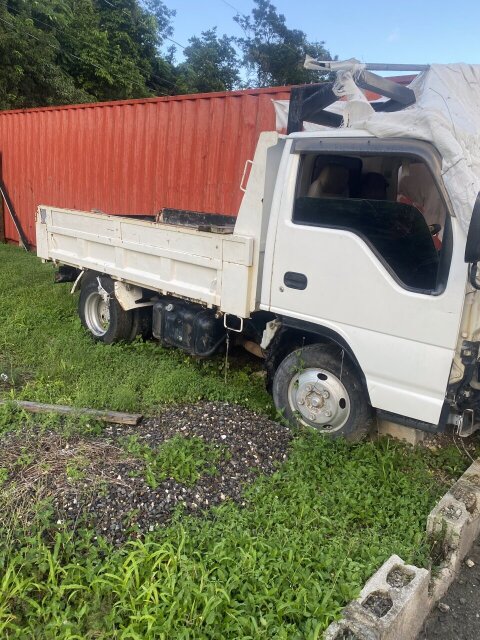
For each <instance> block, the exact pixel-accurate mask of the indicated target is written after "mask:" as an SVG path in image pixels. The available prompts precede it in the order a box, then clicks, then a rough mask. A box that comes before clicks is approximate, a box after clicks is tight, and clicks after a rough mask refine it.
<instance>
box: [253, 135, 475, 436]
mask: <svg viewBox="0 0 480 640" xmlns="http://www.w3.org/2000/svg"><path fill="white" fill-rule="evenodd" d="M302 142H303V143H304V142H305V141H304V140H303V141H302ZM382 142H383V141H379V140H377V141H376V144H377V146H378V145H380V147H381V144H382ZM401 142H404V141H401ZM359 144H365V143H364V142H363V143H362V142H361V141H360V143H359ZM399 144H400V143H399ZM419 144H420V145H421V144H423V143H419ZM300 146H301V145H300ZM428 146H429V145H428ZM380 147H379V153H380V152H381V148H380ZM323 150H324V147H323V148H322V152H323ZM294 151H296V152H292V153H291V154H290V156H289V157H288V159H287V158H286V159H285V164H284V167H283V170H284V176H283V178H282V182H283V184H284V187H283V190H282V193H281V196H279V195H278V194H277V195H278V197H277V201H276V205H277V206H276V211H275V210H274V211H272V225H271V229H272V231H271V233H270V238H269V245H268V246H267V262H266V267H265V272H264V281H266V280H267V275H266V274H267V271H268V270H271V272H270V273H271V280H270V286H268V285H267V286H265V287H264V295H263V301H264V305H263V308H268V309H269V310H271V311H273V312H275V313H277V314H279V315H281V316H285V317H288V318H290V319H295V320H297V321H299V324H300V325H301V323H302V322H308V323H313V324H315V325H321V326H322V327H325V328H327V329H329V330H331V331H334V332H336V333H337V334H339V335H340V336H341V337H342V338H343V339H344V340H345V341H346V343H347V344H348V345H349V346H350V347H351V349H352V351H353V353H354V354H355V356H356V358H357V360H358V362H359V364H360V366H361V367H362V370H363V373H364V374H365V377H366V381H367V386H368V391H369V394H370V400H371V402H372V405H373V406H374V407H376V408H380V409H384V410H386V411H390V412H394V413H397V414H401V415H404V416H409V417H412V418H416V419H419V420H424V421H426V422H430V423H434V424H436V423H438V420H439V417H440V413H441V410H442V406H443V403H444V397H445V390H446V387H447V383H448V377H449V373H450V367H451V363H452V357H453V353H454V350H455V346H456V341H457V335H458V330H459V324H460V317H461V311H462V308H463V302H464V293H465V282H466V265H465V264H464V262H463V251H464V247H465V238H464V235H463V232H462V231H461V229H460V227H459V225H458V224H457V222H456V220H455V218H452V219H451V220H449V222H448V223H447V225H446V227H447V228H446V229H445V230H444V238H443V247H442V251H444V254H443V256H442V260H441V265H439V266H438V269H439V271H438V275H437V276H436V281H435V284H433V285H430V284H429V282H430V281H431V279H432V276H431V273H432V271H431V266H430V267H429V266H428V264H424V263H428V260H429V256H428V255H427V256H426V257H425V254H424V253H423V254H422V250H421V249H419V250H418V251H417V250H416V249H415V246H416V245H415V244H413V245H412V242H410V240H408V241H406V242H407V244H406V245H405V246H404V245H401V246H400V245H398V246H397V245H396V244H395V243H394V239H392V237H390V236H389V235H388V234H389V233H390V232H389V230H388V229H389V227H388V228H387V226H386V225H385V223H384V219H383V218H381V217H379V216H382V215H387V214H388V215H389V216H391V217H392V220H394V221H395V224H397V223H398V216H397V213H396V212H397V209H396V207H397V203H396V202H395V200H393V201H390V202H388V203H387V202H386V203H378V202H377V203H374V205H373V206H372V207H371V208H372V216H374V218H373V219H372V220H371V219H370V218H369V217H368V215H366V213H365V211H366V208H367V210H368V208H369V206H370V205H369V203H368V202H367V201H366V200H363V208H362V207H360V209H361V215H359V214H358V207H359V204H362V199H358V200H356V201H355V200H354V199H352V198H351V197H345V196H343V197H342V198H338V197H330V198H328V197H327V198H322V197H319V198H316V199H315V198H313V197H308V188H306V187H305V186H304V187H303V191H302V186H301V184H300V182H301V180H303V181H304V182H305V179H304V177H303V178H301V174H302V163H304V162H306V160H305V157H304V154H305V153H306V151H305V144H303V151H302V150H300V151H297V150H294ZM401 151H402V152H404V149H403V148H401V147H399V149H398V151H397V152H398V153H400V152H401ZM389 153H392V149H390V151H389ZM427 155H428V154H427ZM297 176H298V178H297ZM311 190H313V189H311ZM274 206H275V203H274ZM400 206H401V205H398V207H400ZM345 210H346V211H347V214H345ZM402 211H405V209H404V210H402ZM392 212H393V213H392ZM367 213H368V211H367ZM275 215H276V216H277V220H276V224H277V226H276V234H275V233H274V224H275V223H274V220H275ZM411 215H413V216H415V215H416V214H415V213H413V214H411ZM342 216H343V217H342ZM375 216H377V217H376V218H375ZM396 216H397V217H396ZM358 217H360V218H361V219H362V220H363V227H362V228H361V229H360V230H359V229H358V228H355V225H356V224H357V222H356V220H357V218H358ZM352 219H353V220H355V222H353V223H352ZM379 221H380V222H379ZM377 223H378V224H377ZM382 225H383V227H382V228H384V231H385V234H386V236H388V237H382V234H381V233H380V240H378V238H377V235H378V234H377V230H378V228H379V226H380V227H381V226H382ZM375 234H377V235H375ZM385 234H384V235H385ZM400 235H401V234H400ZM420 235H421V234H420ZM372 238H373V240H372ZM417 240H418V239H417ZM426 240H428V237H427V239H425V237H424V236H422V237H421V242H425V241H426ZM401 241H402V242H403V238H401ZM382 242H384V245H382ZM392 242H393V244H392ZM399 242H400V240H399ZM421 242H420V244H421ZM409 243H410V244H409ZM385 246H386V247H387V249H385ZM424 246H427V245H424ZM405 251H406V252H407V253H408V252H410V254H409V256H410V257H409V260H407V259H406V257H405ZM427 253H428V252H427ZM397 254H398V255H397ZM392 255H393V257H392ZM430 258H431V256H430ZM412 261H413V262H414V263H415V264H414V267H412V269H411V271H410V263H411V262H412ZM435 269H437V266H436V267H435ZM415 285H417V286H415ZM429 288H430V290H429ZM265 302H266V304H265Z"/></svg>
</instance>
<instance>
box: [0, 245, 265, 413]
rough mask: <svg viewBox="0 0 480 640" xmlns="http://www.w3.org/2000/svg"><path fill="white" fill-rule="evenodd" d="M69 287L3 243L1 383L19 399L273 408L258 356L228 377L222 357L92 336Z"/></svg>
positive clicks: (141, 407) (139, 407)
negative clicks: (207, 401) (206, 402)
mask: <svg viewBox="0 0 480 640" xmlns="http://www.w3.org/2000/svg"><path fill="white" fill-rule="evenodd" d="M69 287H70V285H68V284H66V285H65V284H63V285H54V284H53V267H52V265H50V264H46V265H44V264H42V263H41V261H40V260H39V259H37V258H36V257H35V256H33V255H29V254H27V253H25V252H22V251H20V250H19V249H18V248H16V247H12V246H7V245H0V291H1V292H2V293H1V304H0V327H1V330H0V373H6V374H7V375H8V376H9V380H13V382H14V386H13V387H12V388H11V389H8V388H7V387H8V384H7V385H5V384H3V387H4V388H5V389H6V390H7V391H10V392H11V393H13V396H14V397H15V398H17V399H24V400H34V401H37V402H46V403H57V404H69V405H73V406H76V407H92V408H95V409H111V410H117V411H145V412H148V411H154V410H155V409H157V408H158V407H160V406H162V405H165V404H168V403H177V402H196V401H197V400H201V399H207V398H208V399H210V400H226V401H229V402H236V403H239V404H242V405H244V406H247V407H250V408H252V409H255V410H259V411H263V412H269V413H270V414H271V415H273V407H272V403H271V400H270V398H269V396H268V394H267V393H266V391H265V388H264V387H265V385H264V381H263V379H262V378H261V377H260V376H259V375H258V368H256V367H255V363H254V361H252V363H253V364H252V365H249V366H242V367H241V368H240V367H234V366H232V367H231V368H230V370H229V374H228V381H227V384H225V382H224V372H223V358H221V357H218V358H214V359H209V360H203V361H201V360H194V359H193V358H190V357H189V356H186V355H185V354H183V353H182V352H181V351H179V350H176V349H168V350H166V349H162V348H160V347H159V346H158V345H157V344H155V343H153V342H141V341H138V342H135V343H133V344H129V345H125V344H117V345H112V346H105V345H102V344H99V343H95V342H94V341H93V340H92V339H91V338H90V336H89V335H88V334H87V333H86V332H85V331H83V329H82V327H81V325H80V320H79V319H78V315H77V311H76V305H77V300H78V294H76V295H74V296H70V295H69ZM0 384H2V383H0ZM1 388H2V387H1V386H0V389H1Z"/></svg>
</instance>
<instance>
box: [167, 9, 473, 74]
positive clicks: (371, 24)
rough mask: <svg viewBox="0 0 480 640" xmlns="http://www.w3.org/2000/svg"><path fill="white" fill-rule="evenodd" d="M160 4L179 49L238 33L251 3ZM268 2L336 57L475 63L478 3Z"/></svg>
mask: <svg viewBox="0 0 480 640" xmlns="http://www.w3.org/2000/svg"><path fill="white" fill-rule="evenodd" d="M164 2H165V4H166V5H167V6H168V7H169V8H170V9H175V10H176V12H177V15H176V17H175V18H174V21H173V25H174V34H173V36H172V37H173V38H174V39H175V40H177V41H178V42H179V43H180V44H183V45H186V44H188V38H189V37H191V36H192V35H200V32H201V31H204V30H206V29H209V28H211V27H212V26H217V27H218V32H219V34H220V35H221V34H223V33H226V34H228V35H238V36H240V35H242V31H241V29H240V27H239V26H238V25H237V24H236V23H235V22H234V21H233V16H234V15H235V13H236V12H237V11H239V12H240V13H250V11H251V9H252V7H253V6H254V5H253V2H252V0H209V1H208V2H195V1H194V0H164ZM273 4H274V5H275V6H276V7H277V9H278V11H279V12H280V13H283V14H284V15H285V17H286V19H287V26H288V27H290V28H297V29H302V30H303V31H305V32H306V33H307V35H308V37H309V39H310V40H312V41H322V40H323V41H324V42H325V46H326V48H327V49H328V50H329V51H330V53H331V54H332V55H338V57H339V59H347V58H351V57H355V58H357V59H359V60H360V61H361V62H386V63H388V62H390V63H406V64H407V63H408V64H427V63H432V62H439V63H446V62H470V63H480V0H477V1H476V2H475V1H474V0H456V1H455V0H448V1H446V0H438V1H437V2H435V1H433V0H416V1H413V0H396V1H393V2H392V0H383V1H381V0H363V2H358V1H357V2H353V0H337V1H336V2H331V1H330V2H327V1H326V0H301V1H298V0H296V1H292V0H273ZM180 51H181V50H179V54H180ZM178 59H179V60H180V59H181V55H178Z"/></svg>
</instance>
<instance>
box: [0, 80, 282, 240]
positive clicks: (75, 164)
mask: <svg viewBox="0 0 480 640" xmlns="http://www.w3.org/2000/svg"><path fill="white" fill-rule="evenodd" d="M288 97H289V88H286V87H276V88H272V89H255V90H247V91H236V92H228V93H209V94H199V95H194V96H190V95H189V96H175V97H171V98H153V99H148V100H131V101H120V102H110V103H97V104H89V105H76V106H67V107H53V108H45V109H29V110H24V111H4V112H0V153H1V171H2V176H3V179H4V181H5V184H6V185H7V189H8V190H9V192H10V197H11V199H12V201H13V203H14V206H15V208H16V210H17V213H18V215H19V217H20V219H21V222H22V225H23V227H24V229H25V232H26V234H27V237H28V239H29V241H30V242H31V243H32V244H33V243H34V241H35V222H34V221H35V211H36V208H37V205H39V204H48V205H53V206H58V207H69V208H72V209H83V210H87V211H89V210H91V209H99V210H101V211H104V212H106V213H114V214H154V213H156V212H157V211H159V210H160V209H161V208H162V207H172V208H182V209H192V210H196V211H205V212H218V213H226V214H231V215H235V214H236V213H237V211H238V207H239V204H240V201H241V196H242V193H241V191H240V190H239V183H240V179H241V177H242V172H243V167H244V164H245V160H247V159H248V158H252V157H253V152H254V150H255V145H256V141H257V138H258V135H259V133H260V132H261V131H268V130H272V129H275V112H274V108H273V105H272V99H275V100H282V99H288ZM5 235H6V238H7V239H9V240H17V234H16V231H15V228H14V226H13V223H12V221H11V219H10V217H9V215H8V213H6V214H5Z"/></svg>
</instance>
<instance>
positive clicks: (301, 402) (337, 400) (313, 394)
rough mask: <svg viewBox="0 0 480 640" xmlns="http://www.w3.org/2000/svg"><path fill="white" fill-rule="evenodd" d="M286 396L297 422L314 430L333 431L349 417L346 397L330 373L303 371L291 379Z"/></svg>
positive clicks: (316, 370)
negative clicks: (295, 413) (298, 419)
mask: <svg viewBox="0 0 480 640" xmlns="http://www.w3.org/2000/svg"><path fill="white" fill-rule="evenodd" d="M288 395H289V401H290V406H291V408H292V409H293V411H296V412H298V413H299V417H300V419H301V421H302V422H304V423H306V424H308V425H309V426H313V427H316V428H317V429H318V428H320V429H323V430H328V431H336V430H337V429H340V428H341V427H342V426H343V425H344V424H345V422H346V421H347V420H348V416H349V415H350V398H349V396H348V393H347V391H346V389H345V387H344V385H343V384H342V382H341V381H340V380H339V379H338V378H337V377H336V376H335V375H334V374H332V373H331V372H330V371H325V370H323V369H314V368H311V369H304V370H303V371H301V372H299V373H297V374H296V375H295V376H294V377H293V379H292V381H291V383H290V387H289V393H288Z"/></svg>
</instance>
